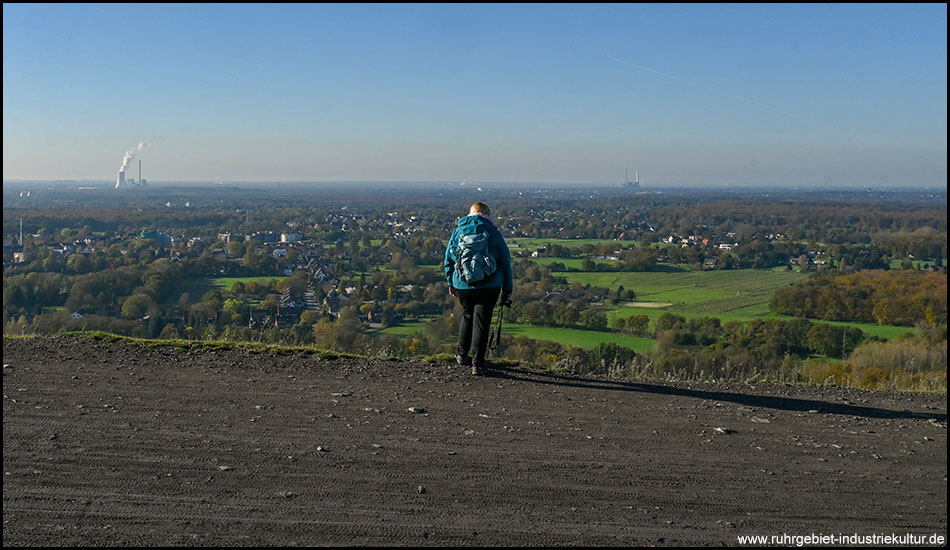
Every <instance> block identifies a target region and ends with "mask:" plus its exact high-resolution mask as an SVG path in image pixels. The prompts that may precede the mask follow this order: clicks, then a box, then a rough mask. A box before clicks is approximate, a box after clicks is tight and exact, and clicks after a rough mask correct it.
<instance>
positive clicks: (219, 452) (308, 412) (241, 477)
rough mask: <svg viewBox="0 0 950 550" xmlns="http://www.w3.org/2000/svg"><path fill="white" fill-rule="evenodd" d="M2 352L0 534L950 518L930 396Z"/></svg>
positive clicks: (641, 541)
mask: <svg viewBox="0 0 950 550" xmlns="http://www.w3.org/2000/svg"><path fill="white" fill-rule="evenodd" d="M3 363H4V367H3V472H4V477H3V545H4V546H8V545H9V546H13V545H33V546H46V545H109V546H118V545H180V546H194V545H216V546H224V545H269V546H270V545H274V546H289V545H400V546H410V545H411V546H426V545H477V546H500V545H530V546H551V545H554V546H560V545H624V546H635V545H646V546H649V545H668V546H678V545H717V546H718V545H728V546H736V545H739V538H738V537H739V536H740V535H782V534H789V535H799V536H804V535H810V534H845V535H853V534H858V535H862V536H871V535H889V534H898V535H905V534H908V533H911V534H914V535H921V536H923V535H926V536H930V535H932V534H937V535H941V536H944V537H946V535H947V430H946V419H947V416H946V413H947V399H946V395H945V394H944V395H931V394H903V393H892V392H866V391H856V390H844V389H839V388H821V387H798V386H777V385H765V384H762V385H755V386H748V385H740V384H706V385H699V384H693V385H685V384H675V385H674V384H660V383H618V382H610V381H604V380H597V379H589V378H580V377H571V376H562V375H553V374H548V373H541V372H534V371H529V370H523V369H516V368H503V369H499V370H496V371H493V372H492V373H491V374H490V375H489V376H485V377H473V376H472V375H471V374H470V373H469V372H468V371H467V370H466V369H464V368H462V367H459V366H457V365H455V364H454V363H449V362H443V363H428V362H424V361H421V360H417V361H405V362H395V361H382V360H379V361H377V360H357V359H336V360H327V359H318V358H314V357H298V356H293V355H275V354H272V353H253V352H249V351H245V350H229V351H216V352H210V351H203V352H198V351H186V350H182V349H177V348H171V347H158V348H155V347H152V348H149V347H146V346H145V345H142V344H135V343H127V342H102V341H95V340H91V339H86V338H78V337H57V338H31V339H4V341H3ZM944 540H946V539H944Z"/></svg>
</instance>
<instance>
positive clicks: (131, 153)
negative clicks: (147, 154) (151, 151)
mask: <svg viewBox="0 0 950 550" xmlns="http://www.w3.org/2000/svg"><path fill="white" fill-rule="evenodd" d="M148 147H149V144H148V143H145V142H144V141H140V142H139V144H138V145H136V146H135V149H129V150H128V151H126V152H125V155H124V156H123V157H122V166H120V167H119V172H125V168H126V166H128V165H129V163H130V162H132V159H134V158H135V153H136V152H137V151H144V150H145V149H147V148H148Z"/></svg>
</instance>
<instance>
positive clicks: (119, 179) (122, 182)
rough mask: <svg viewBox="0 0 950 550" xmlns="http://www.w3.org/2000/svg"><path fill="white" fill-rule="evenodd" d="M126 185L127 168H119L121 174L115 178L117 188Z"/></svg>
mask: <svg viewBox="0 0 950 550" xmlns="http://www.w3.org/2000/svg"><path fill="white" fill-rule="evenodd" d="M120 187H125V170H119V175H118V176H117V177H116V179H115V188H116V189H118V188H120Z"/></svg>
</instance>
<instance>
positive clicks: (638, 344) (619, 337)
mask: <svg viewBox="0 0 950 550" xmlns="http://www.w3.org/2000/svg"><path fill="white" fill-rule="evenodd" d="M507 336H525V337H528V338H533V339H535V340H549V341H551V342H557V343H559V344H569V345H572V346H577V347H580V348H594V347H597V346H598V345H600V344H618V345H621V346H623V347H626V348H630V349H632V350H634V351H636V352H637V353H643V352H645V351H649V350H650V348H652V347H653V343H654V341H655V340H653V339H652V338H636V337H633V336H627V335H625V334H620V333H617V332H600V331H596V330H580V329H570V328H558V327H537V326H533V325H522V324H514V323H510V324H509V323H506V324H505V325H504V326H503V327H502V338H505V337H507Z"/></svg>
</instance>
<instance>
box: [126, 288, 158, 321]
mask: <svg viewBox="0 0 950 550" xmlns="http://www.w3.org/2000/svg"><path fill="white" fill-rule="evenodd" d="M160 313H161V309H159V307H158V304H157V303H155V300H154V299H152V297H151V296H149V295H148V294H133V295H132V296H129V297H128V298H127V299H126V300H125V302H123V303H122V315H123V316H124V317H128V318H129V319H141V318H143V317H145V316H146V315H159V314H160Z"/></svg>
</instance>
